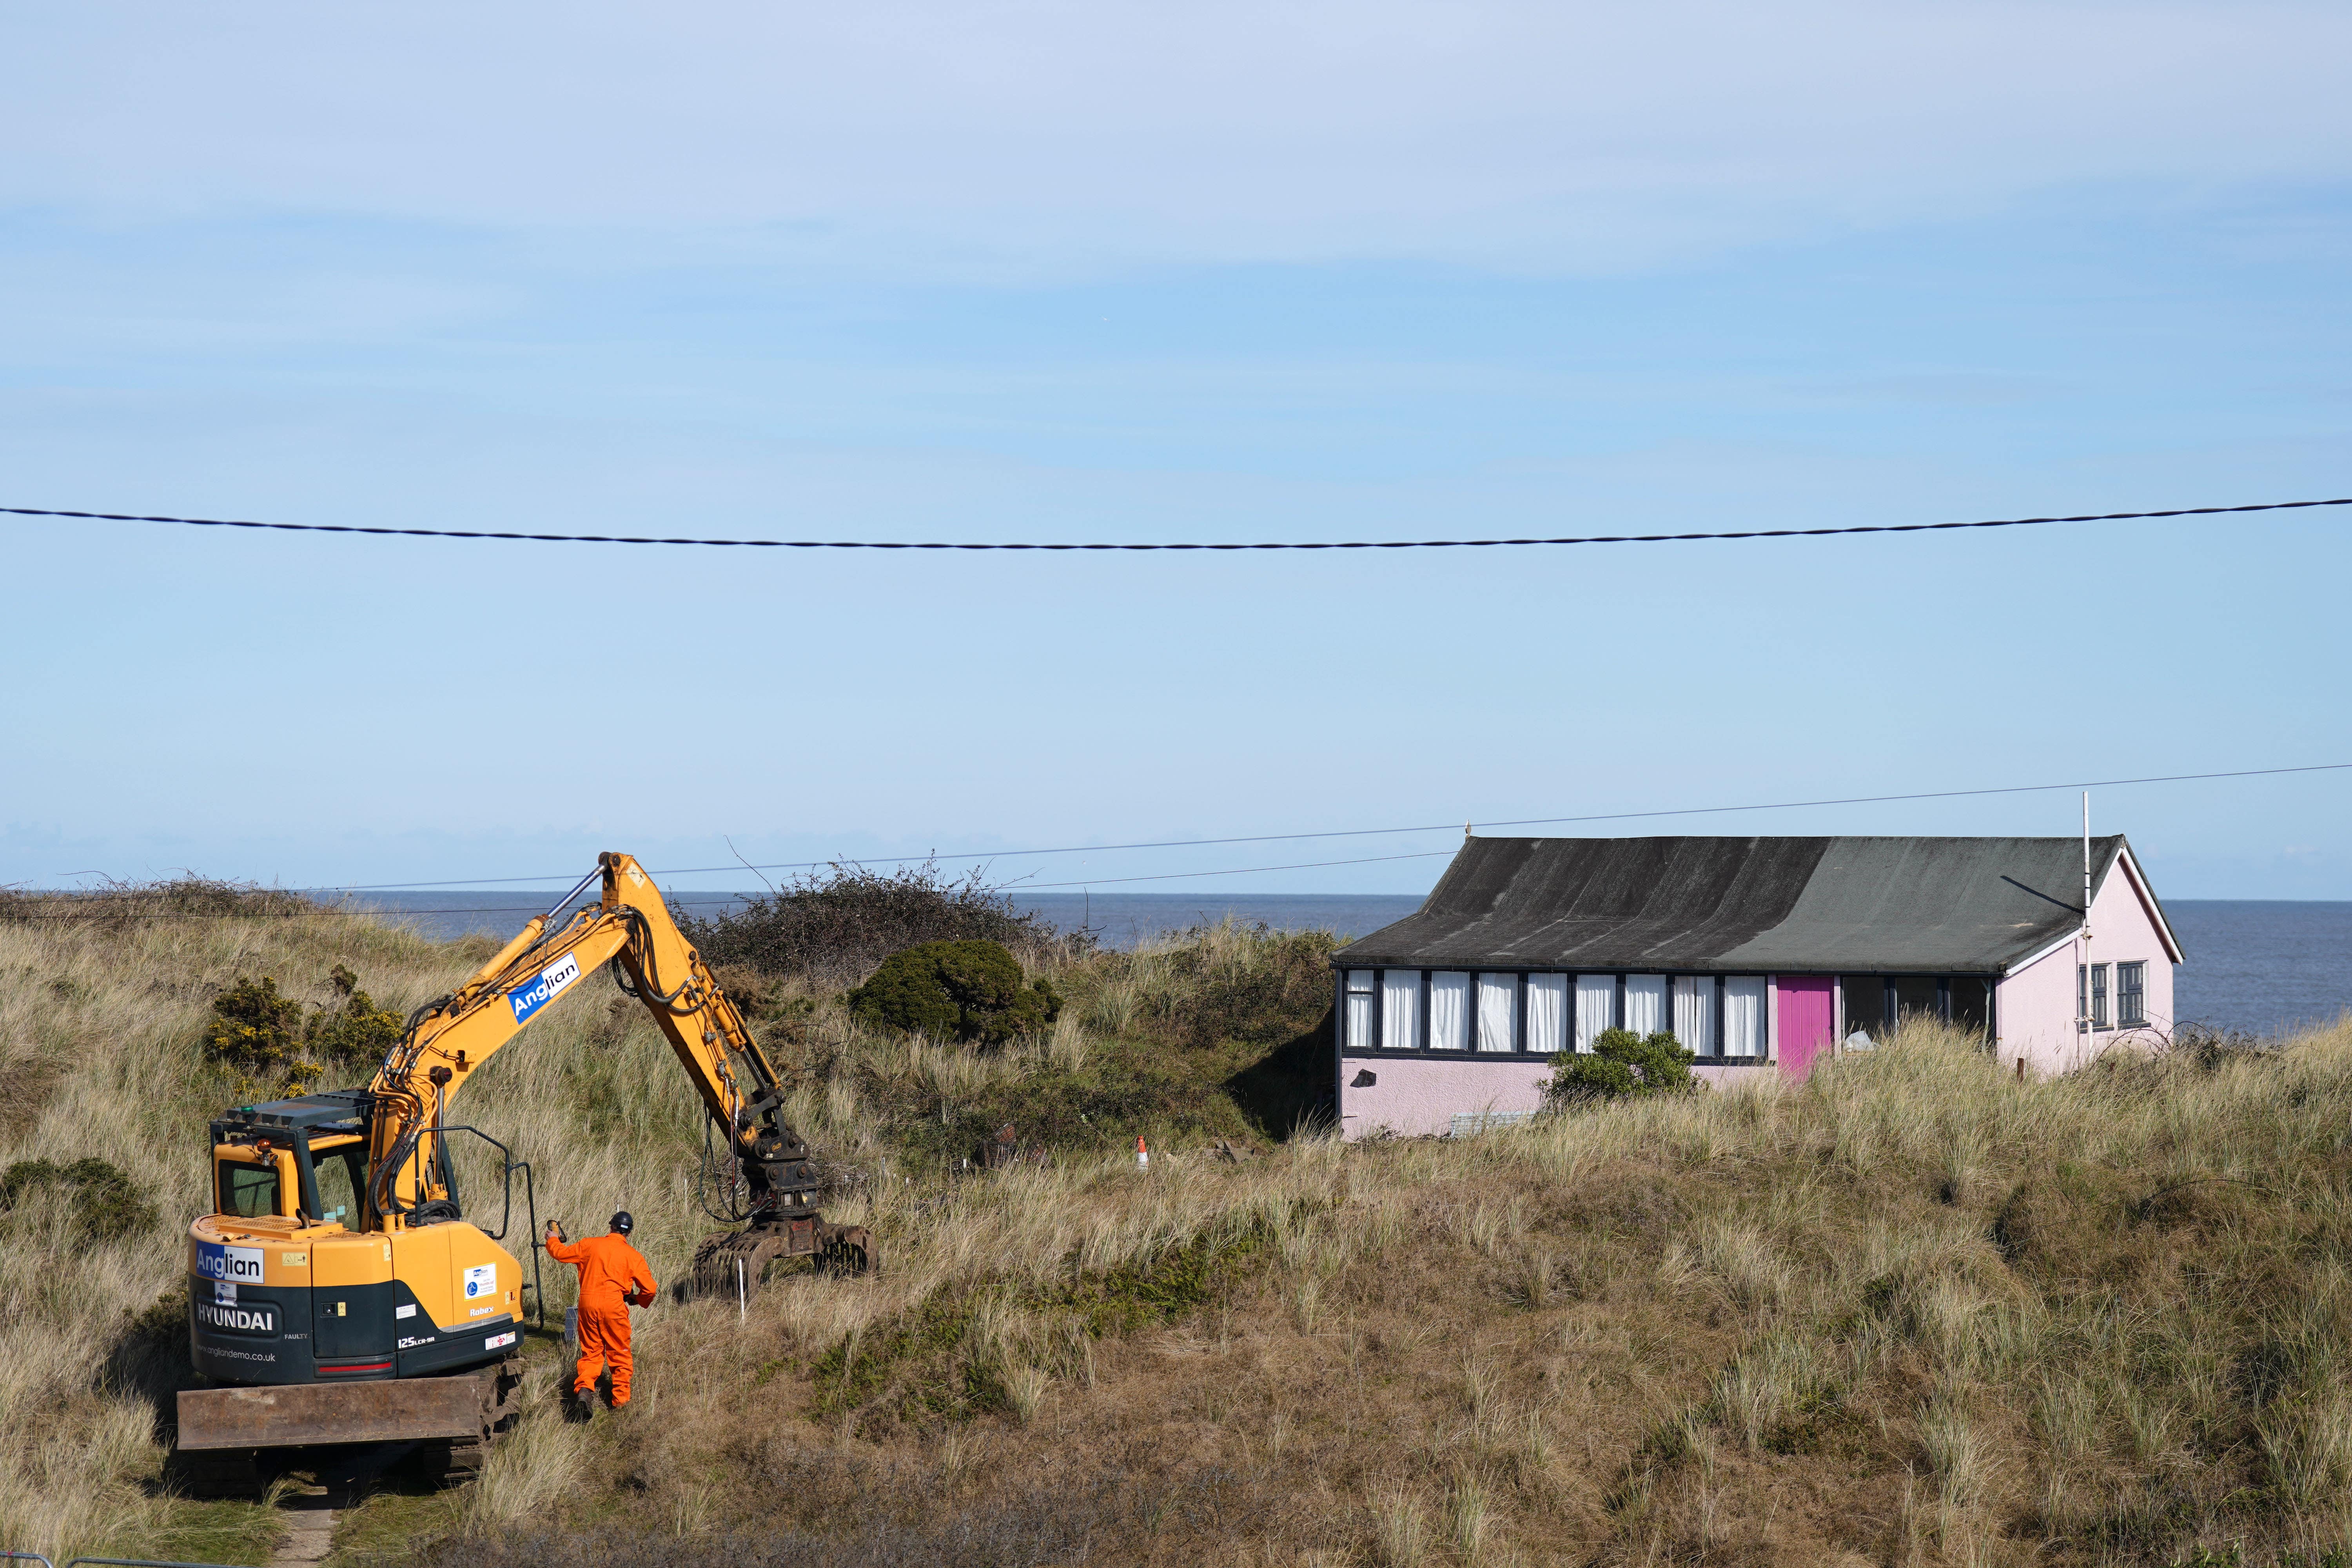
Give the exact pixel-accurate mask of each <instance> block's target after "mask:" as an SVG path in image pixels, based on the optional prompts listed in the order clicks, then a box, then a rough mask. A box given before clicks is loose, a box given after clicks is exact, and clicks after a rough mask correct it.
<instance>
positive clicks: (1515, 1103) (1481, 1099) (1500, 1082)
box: [1339, 1055, 1551, 1138]
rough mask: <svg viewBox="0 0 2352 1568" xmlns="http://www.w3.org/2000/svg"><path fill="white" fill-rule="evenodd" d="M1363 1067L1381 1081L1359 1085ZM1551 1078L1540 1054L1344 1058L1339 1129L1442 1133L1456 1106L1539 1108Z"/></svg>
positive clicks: (1352, 1134)
mask: <svg viewBox="0 0 2352 1568" xmlns="http://www.w3.org/2000/svg"><path fill="white" fill-rule="evenodd" d="M1359 1072H1370V1074H1371V1075H1372V1076H1373V1077H1374V1078H1376V1079H1379V1080H1380V1081H1379V1082H1378V1083H1377V1084H1373V1085H1370V1086H1369V1087H1366V1088H1363V1089H1358V1088H1356V1087H1354V1085H1355V1081H1356V1075H1357V1074H1358V1073H1359ZM1550 1079H1551V1064H1550V1063H1549V1062H1548V1061H1546V1060H1545V1059H1544V1058H1541V1057H1507V1056H1500V1055H1498V1056H1496V1058H1494V1059H1492V1060H1490V1061H1480V1060H1479V1059H1478V1058H1475V1057H1470V1058H1460V1057H1456V1058H1451V1059H1446V1060H1435V1059H1433V1060H1429V1061H1421V1060H1417V1059H1415V1058H1412V1057H1346V1058H1341V1060H1340V1063H1339V1129H1340V1132H1341V1135H1342V1136H1344V1137H1348V1138H1361V1137H1362V1136H1364V1134H1366V1133H1367V1132H1370V1131H1372V1130H1373V1129H1374V1128H1377V1127H1386V1128H1388V1129H1389V1130H1390V1131H1394V1132H1400V1133H1402V1134H1404V1135H1405V1136H1407V1137H1419V1136H1423V1135H1425V1134H1428V1133H1433V1132H1444V1131H1449V1130H1450V1129H1451V1128H1452V1126H1453V1124H1454V1112H1456V1111H1472V1110H1538V1109H1539V1108H1540V1107H1541V1106H1542V1104H1543V1086H1544V1085H1545V1084H1546V1083H1547V1082H1549V1081H1550Z"/></svg>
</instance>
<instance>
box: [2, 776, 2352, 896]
mask: <svg viewBox="0 0 2352 1568" xmlns="http://www.w3.org/2000/svg"><path fill="white" fill-rule="evenodd" d="M2347 770H2352V763H2309V764H2306V765H2304V766H2301V767H2292V768H2241V769H2236V770H2233V771H2231V772H2228V773H2163V774H2154V775H2150V776H2148V777H2145V778H2131V779H2077V780H2073V781H2070V782H2068V783H2064V784H2004V785H2000V786H1999V787H1996V788H1990V789H1954V790H1928V791H1923V792H1921V793H1918V794H1914V795H1847V796H1843V797H1841V798H1838V799H1833V800H1784V801H1769V802H1763V803H1759V804H1755V805H1694V806H1678V807H1674V808H1670V809H1665V810H1658V811H1619V812H1606V813H1595V814H1591V815H1588V816H1540V817H1521V818H1517V819H1516V820H1513V821H1507V822H1486V823H1475V824H1465V826H1475V827H1538V826H1555V825H1559V824H1564V823H1578V822H1624V821H1631V820H1635V819H1640V818H1645V817H1660V816H1707V815H1711V814H1716V813H1721V812H1738V811H1794V810H1798V809H1800V808H1802V807H1805V806H1820V805H1881V804H1885V803H1887V802H1894V801H1910V800H1956V799H1962V798H1966V797H1969V796H1972V795H2030V794H2032V793H2034V792H2036V791H2039V790H2057V789H2113V788H2117V787H2120V786H2122V785H2125V784H2186V783H2193V782H2197V781H2200V780H2207V779H2248V778H2270V777H2275V776H2277V775H2279V774H2283V773H2340V772H2344V771H2347ZM1453 826H1454V825H1453V824H1452V823H1444V824H1439V825H1434V826H1423V827H1359V828H1345V829H1339V830H1336V831H1333V832H1328V833H1274V834H1262V835H1258V836H1256V837H1247V838H1189V839H1161V840H1159V841H1156V842H1153V843H1150V844H1126V845H1105V844H1094V845H1079V846H1074V847H1068V848H1055V849H1024V850H1001V851H996V852H994V853H993V854H992V855H987V856H969V857H959V858H970V859H984V858H1005V857H1009V856H1014V855H1072V854H1080V853H1084V852H1086V851H1087V850H1108V849H1146V848H1152V849H1166V848H1188V847H1196V846H1201V845H1215V844H1264V843H1276V842H1283V841H1294V840H1297V839H1301V838H1341V837H1359V836H1364V835H1370V834H1381V833H1434V832H1439V831H1448V832H1450V831H1451V830H1452V829H1453ZM1454 853H1455V850H1454V848H1452V847H1448V848H1444V849H1423V850H1414V851H1411V852H1409V853H1406V854H1402V855H1367V856H1360V857H1357V858H1351V859H1345V860H1305V861H1297V862H1293V863H1291V864H1288V865H1283V866H1229V867H1224V868H1220V869H1218V870H1214V871H1160V872H1154V873H1150V874H1148V875H1144V876H1135V877H1094V878H1085V879H1077V880H1074V881H1067V882H1022V883H1019V884H1015V885H1014V886H1013V889H1008V890H1018V891H1024V892H1045V891H1048V890H1053V889H1062V888H1103V887H1113V886H1119V885H1123V884H1128V883H1133V882H1181V881H1192V880H1197V879H1200V878H1203V877H1249V876H1257V875H1260V874H1263V873H1265V872H1272V871H1311V870H1319V869H1321V868H1326V867H1330V866H1370V865H1375V864H1380V863H1384V862H1387V861H1392V860H1434V859H1437V858H1441V857H1444V856H1451V855H1453V854H1454ZM932 858H939V857H930V856H899V857H895V858H884V859H879V860H874V861H849V860H844V861H839V862H836V861H830V860H804V861H795V862H793V863H790V864H787V865H764V866H759V867H750V868H747V867H744V866H742V865H740V863H739V864H738V865H735V866H705V867H690V868H674V869H671V870H667V871H656V872H655V873H654V874H655V875H656V876H661V877H680V876H690V875H693V874H694V873H695V872H697V871H733V870H740V869H755V870H763V871H782V870H793V869H814V868H819V867H824V866H829V865H835V864H845V865H877V864H890V865H898V864H905V863H907V862H908V861H910V860H918V861H919V860H928V859H932ZM570 879H571V877H570V874H569V873H566V874H565V875H564V876H563V877H562V878H561V880H567V881H568V880H570ZM554 880H559V879H558V878H545V877H502V878H485V879H481V881H482V882H501V883H512V882H535V881H554ZM475 885H479V884H478V883H467V882H384V883H377V884H374V885H373V886H368V887H345V888H341V889H321V890H326V891H341V892H344V893H363V892H397V891H402V890H405V889H420V890H421V889H430V888H450V887H467V886H475ZM272 912H273V913H280V914H288V915H293V914H305V913H310V912H316V913H320V914H336V913H353V914H371V913H373V914H388V915H415V914H452V915H454V914H468V915H486V914H537V913H540V912H541V910H539V907H538V906H537V905H535V904H534V905H518V906H516V907H514V908H511V909H507V908H479V909H448V910H403V909H396V908H386V909H381V910H368V909H366V908H364V907H362V908H360V909H356V910H337V909H335V908H334V907H333V906H331V905H329V906H321V907H320V909H319V910H316V911H310V910H282V911H272ZM6 918H7V919H10V920H83V919H89V918H92V917H89V916H84V915H80V914H76V913H71V912H41V913H26V914H15V915H10V916H7V917H6ZM142 918H152V919H174V918H177V919H188V920H229V919H245V918H251V917H246V916H237V915H229V914H215V913H212V912H209V911H207V912H205V913H202V914H196V913H180V912H177V911H161V912H158V913H157V914H155V915H152V916H149V917H142Z"/></svg>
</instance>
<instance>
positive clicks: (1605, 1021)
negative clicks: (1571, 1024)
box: [1576, 974, 1617, 1051]
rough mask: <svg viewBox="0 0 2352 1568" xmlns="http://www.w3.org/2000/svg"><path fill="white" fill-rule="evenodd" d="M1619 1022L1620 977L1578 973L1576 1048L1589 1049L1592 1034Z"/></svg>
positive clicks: (1593, 1035)
mask: <svg viewBox="0 0 2352 1568" xmlns="http://www.w3.org/2000/svg"><path fill="white" fill-rule="evenodd" d="M1616 1023H1617V977H1616V976H1615V975H1613V974H1580V975H1578V976H1577V977H1576V1048H1577V1049H1578V1050H1580V1051H1589V1050H1591V1048H1592V1041H1593V1037H1595V1036H1597V1035H1599V1034H1600V1033H1601V1030H1603V1029H1608V1028H1613V1027H1614V1026H1616Z"/></svg>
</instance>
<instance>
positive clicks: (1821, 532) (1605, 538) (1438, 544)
mask: <svg viewBox="0 0 2352 1568" xmlns="http://www.w3.org/2000/svg"><path fill="white" fill-rule="evenodd" d="M2317 506H2352V496H2343V497H2338V498H2337V499H2336V500H2275V501H2258V502H2255V503H2253V504H2252V505H2247V506H2189V507H2175V508H2173V509H2171V510H2168V511H2099V512H2085V513H2083V514H2081V515H2080V516H2075V517H2004V518H1995V519H1991V520H1989V521H1980V522H1881V523H1867V524H1862V525H1858V526H1854V527H1850V528H1759V529H1748V530H1744V531H1739V532H1736V533H1599V534H1588V535H1583V536H1580V537H1575V538H1562V539H1351V540H1328V541H1316V542H1295V541H1272V542H1252V543H1229V544H1172V543H1161V544H1116V543H1087V544H1004V543H982V542H972V543H964V542H955V541H950V540H876V539H670V538H656V537H654V536H652V535H639V534H614V533H505V532H493V531H487V530H478V529H455V528H365V527H362V526H360V525H358V524H355V523H331V522H252V521H244V520H241V519H235V518H220V517H153V516H145V515H142V514H139V513H133V512H120V511H59V510H53V509H51V508H47V507H32V506H0V513H7V514H9V515H12V516H16V517H66V518H79V519H82V520H85V521H94V522H166V523H178V524H181V525H184V526H185V527H189V528H261V529H271V530H275V531H281V532H287V533H380V534H393V535H397V536H399V537H402V538H406V539H509V540H521V541H526V542H530V543H533V544H683V545H695V546H703V547H709V548H713V549H722V550H1036V551H1056V550H1061V551H1068V550H1079V551H1089V550H1091V551H1173V550H1226V551H1232V550H1487V549H1493V548H1496V547H1498V546H1511V545H1528V544H1674V543H1681V542H1685V541H1693V540H1709V539H1822V538H1828V537H1831V536H1832V535H1838V534H1848V533H1938V532H1943V531H1947V530H1951V529H1962V528H2038V527H2041V526H2042V525H2044V524H2047V523H2053V522H2123V521H2132V520H2135V519H2142V518H2159V517H2217V516H2220V515H2221V514H2222V513H2225V512H2245V511H2294V510H2300V509H2302V508H2305V507H2317Z"/></svg>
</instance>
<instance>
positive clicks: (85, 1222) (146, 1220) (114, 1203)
mask: <svg viewBox="0 0 2352 1568" xmlns="http://www.w3.org/2000/svg"><path fill="white" fill-rule="evenodd" d="M44 1187H58V1188H63V1189H64V1190H65V1191H66V1192H68V1194H71V1197H72V1204H73V1216H74V1229H75V1230H77V1231H79V1233H80V1234H81V1235H82V1237H84V1238H86V1239H88V1240H90V1241H113V1240H115V1239H117V1238H118V1237H125V1236H130V1235H132V1234H134V1233H136V1232H139V1231H142V1230H145V1229H146V1228H147V1227H148V1226H152V1225H153V1224H154V1223H155V1205H153V1204H152V1203H151V1202H149V1201H148V1199H147V1196H146V1194H143V1193H142V1192H141V1191H140V1190H139V1188H138V1185H137V1184H135V1183H133V1182H132V1181H131V1178H130V1177H129V1176H127V1175H125V1174H123V1173H122V1171H121V1168H120V1167H118V1166H115V1165H112V1164H110V1163H108V1162H106V1161H104V1160H75V1161H73V1162H71V1163H68V1164H62V1165H61V1164H58V1163H56V1162H55V1161H51V1160H19V1161H17V1162H16V1163H15V1164H13V1165H11V1166H9V1167H8V1168H7V1170H6V1171H5V1172H0V1214H5V1213H8V1212H10V1211H11V1210H13V1209H15V1208H16V1205H18V1204H20V1203H22V1202H24V1201H25V1200H26V1198H27V1197H29V1196H31V1195H32V1194H34V1193H35V1192H37V1191H38V1190H40V1189H42V1188H44Z"/></svg>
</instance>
